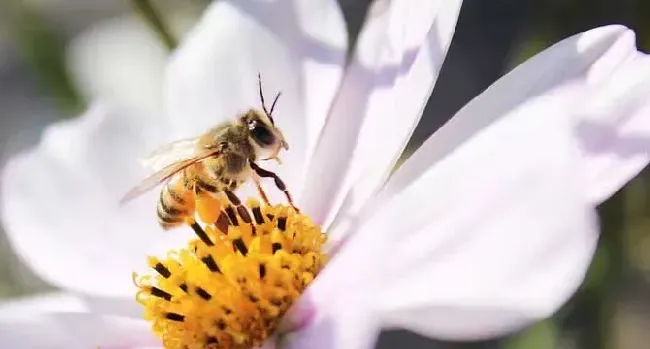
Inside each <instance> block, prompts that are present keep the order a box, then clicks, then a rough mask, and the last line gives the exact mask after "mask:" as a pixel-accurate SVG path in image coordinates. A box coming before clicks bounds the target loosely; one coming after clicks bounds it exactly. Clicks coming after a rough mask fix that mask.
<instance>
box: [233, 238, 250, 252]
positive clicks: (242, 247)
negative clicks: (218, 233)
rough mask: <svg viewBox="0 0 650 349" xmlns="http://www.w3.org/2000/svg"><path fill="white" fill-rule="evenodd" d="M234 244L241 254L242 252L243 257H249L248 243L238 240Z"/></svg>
mask: <svg viewBox="0 0 650 349" xmlns="http://www.w3.org/2000/svg"><path fill="white" fill-rule="evenodd" d="M232 244H233V245H234V246H235V247H236V248H237V250H238V251H239V252H241V254H242V255H244V256H245V255H247V254H248V247H246V243H245V242H244V240H243V239H242V238H237V239H235V240H233V241H232Z"/></svg>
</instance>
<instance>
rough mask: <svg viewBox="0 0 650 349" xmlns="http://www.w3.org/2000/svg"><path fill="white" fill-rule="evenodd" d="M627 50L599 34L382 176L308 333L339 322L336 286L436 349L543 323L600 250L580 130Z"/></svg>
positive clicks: (574, 40)
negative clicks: (580, 119)
mask: <svg viewBox="0 0 650 349" xmlns="http://www.w3.org/2000/svg"><path fill="white" fill-rule="evenodd" d="M634 52H636V49H635V47H634V36H633V34H632V33H631V32H630V31H629V30H627V29H626V28H624V27H621V26H609V27H603V28H598V29H594V30H591V31H588V32H585V33H582V34H580V35H576V36H574V37H571V38H568V39H566V40H564V41H562V42H560V43H559V44H557V45H554V46H553V47H551V48H549V49H548V50H546V51H545V52H543V53H541V54H539V55H538V56H536V57H534V58H533V59H531V60H530V61H528V62H526V63H525V64H523V65H521V66H520V67H518V68H517V69H515V70H513V71H512V72H511V73H509V74H508V75H506V76H505V77H504V78H502V79H501V80H500V81H498V82H496V83H495V84H494V85H493V86H491V87H490V88H489V89H488V90H486V91H485V92H484V93H483V94H482V95H480V96H478V97H477V98H475V99H474V100H473V101H472V102H470V103H469V104H468V105H467V106H466V107H465V108H463V109H462V110H461V111H460V112H459V113H458V114H457V115H456V116H455V117H454V118H453V119H452V120H451V121H450V122H449V123H448V124H446V125H445V126H444V127H443V128H441V129H440V130H439V131H438V132H436V133H435V134H434V135H433V136H432V137H431V138H430V139H429V140H428V141H427V142H426V143H425V144H424V145H423V146H422V148H421V149H419V150H418V151H417V152H416V154H414V155H413V156H412V157H411V159H409V160H408V161H407V162H406V163H405V164H404V165H403V166H402V167H401V168H400V169H399V170H398V171H397V172H396V173H395V174H394V176H392V177H391V179H390V180H389V182H388V183H387V186H386V188H385V190H384V191H383V192H382V194H381V195H380V197H379V198H378V199H377V200H376V202H377V205H376V206H374V207H373V210H372V211H371V210H370V209H368V211H366V212H365V214H364V216H363V217H362V218H363V219H362V221H361V222H360V223H359V224H360V226H359V227H358V228H357V231H356V233H355V235H354V236H353V237H352V238H350V240H349V241H348V242H347V244H346V245H344V247H343V248H342V249H341V250H340V252H339V254H338V255H337V256H335V257H334V258H333V260H332V261H331V262H330V264H329V265H328V267H327V268H326V269H325V270H324V271H323V272H322V274H321V275H320V276H319V278H317V279H316V280H315V282H314V283H313V284H312V286H311V287H310V288H309V289H308V290H307V293H306V294H307V295H308V297H307V298H306V299H308V300H312V301H317V302H318V304H319V306H320V307H322V308H323V309H325V310H324V311H323V313H324V314H322V315H321V316H320V317H317V320H316V321H315V322H314V324H312V326H318V324H319V322H320V321H324V319H327V318H328V315H329V316H332V317H334V315H333V314H331V315H330V313H329V312H328V311H327V307H328V306H329V304H330V303H334V304H335V303H336V298H337V296H338V295H339V294H340V288H341V287H345V290H346V293H349V294H359V293H365V295H366V297H371V298H373V301H374V304H375V305H376V306H377V308H376V309H375V311H376V312H377V314H378V317H380V318H381V323H382V324H383V325H385V326H388V327H399V328H407V329H410V330H413V331H416V332H419V333H421V334H424V335H427V336H431V337H437V338H442V339H451V340H475V339H483V338H490V337H495V336H500V335H503V334H505V333H509V332H512V331H515V330H518V329H521V328H522V327H524V326H526V325H528V324H530V323H531V322H533V321H536V320H538V319H541V318H544V317H547V316H549V315H550V314H552V313H553V312H554V311H555V310H556V309H557V308H558V307H560V306H561V305H562V304H563V303H564V302H565V301H566V299H567V298H568V297H569V296H570V295H571V294H572V293H573V292H574V291H575V290H576V288H577V287H578V286H579V285H580V283H581V282H582V280H583V277H584V273H585V271H586V269H587V267H588V265H589V262H590V260H591V257H592V254H593V251H594V249H595V245H596V242H597V239H598V227H597V219H596V215H595V211H594V205H593V203H592V202H591V201H590V200H589V199H588V198H587V196H586V195H585V193H586V189H585V181H584V178H585V172H584V160H585V159H584V157H583V153H582V149H581V148H580V143H579V139H577V137H576V134H575V132H574V131H575V128H574V127H575V125H576V123H575V121H576V120H575V118H576V117H577V115H579V114H577V113H578V112H579V111H580V110H581V109H580V108H582V107H583V106H584V105H586V103H587V102H588V100H589V98H591V96H592V95H593V93H594V91H595V90H594V88H597V87H598V86H599V84H601V83H602V82H603V81H606V79H608V78H609V77H610V75H611V74H614V73H615V72H616V71H617V68H618V67H620V66H621V65H622V64H625V63H626V62H627V61H628V59H629V57H630V56H631V55H633V54H634ZM616 116H618V114H613V115H612V117H616ZM337 289H338V290H337ZM357 297H359V298H360V297H361V296H357Z"/></svg>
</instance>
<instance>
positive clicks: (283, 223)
mask: <svg viewBox="0 0 650 349" xmlns="http://www.w3.org/2000/svg"><path fill="white" fill-rule="evenodd" d="M278 229H280V230H282V231H285V230H287V217H278Z"/></svg>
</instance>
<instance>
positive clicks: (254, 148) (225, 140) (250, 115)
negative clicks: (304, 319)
mask: <svg viewBox="0 0 650 349" xmlns="http://www.w3.org/2000/svg"><path fill="white" fill-rule="evenodd" d="M258 83H259V93H260V99H261V102H262V109H263V110H258V109H254V108H252V109H249V110H248V111H247V112H245V113H243V114H240V115H238V116H237V118H236V119H235V120H232V121H229V122H224V123H221V124H219V125H217V126H216V127H213V128H212V129H210V130H208V131H207V132H205V133H203V134H201V135H199V136H198V137H193V138H190V139H185V140H179V141H175V142H172V143H169V144H167V145H165V146H163V147H161V148H160V149H158V150H157V151H155V152H154V153H153V154H152V155H151V156H149V157H148V158H147V159H145V165H146V166H147V167H150V168H152V169H154V170H155V173H153V174H152V175H151V176H149V177H147V178H145V179H144V180H142V181H141V182H140V183H139V184H138V185H137V186H136V187H134V188H133V189H131V190H130V191H129V192H127V193H126V195H125V196H124V197H123V198H122V200H121V202H122V203H125V202H127V201H130V200H132V199H134V198H135V197H137V196H139V195H141V194H143V193H145V192H147V191H149V190H151V189H153V188H155V187H156V186H158V185H159V184H161V183H162V184H164V185H163V187H162V189H161V191H160V196H159V199H158V204H157V208H156V211H157V216H158V222H159V224H160V225H161V227H162V228H163V229H171V228H174V227H176V226H178V225H180V224H182V223H184V222H185V220H186V218H188V217H193V216H194V213H195V211H196V209H197V207H196V205H197V199H198V198H199V197H201V195H221V194H222V193H223V194H225V195H226V196H227V199H228V200H229V201H230V203H231V204H232V205H233V206H236V208H237V210H240V211H241V210H245V209H244V207H243V206H242V205H241V201H240V200H239V198H237V196H236V195H235V194H234V193H233V192H234V191H235V190H237V189H238V188H239V187H241V185H242V184H243V183H245V182H247V181H248V180H250V179H251V178H252V179H254V180H255V184H256V186H257V189H258V192H259V194H260V195H261V196H262V199H263V200H264V201H265V202H266V203H267V204H268V199H267V197H266V194H265V193H264V190H263V189H262V187H261V185H260V179H261V178H272V179H273V180H274V182H275V185H276V187H278V189H280V190H281V191H283V192H284V194H285V196H286V197H287V200H288V201H289V203H290V204H291V206H293V207H294V208H295V206H294V205H293V200H292V198H291V195H290V194H289V192H288V190H287V188H286V186H285V184H284V182H283V181H282V180H281V179H280V178H279V177H278V176H277V175H276V174H275V173H273V172H271V171H268V170H265V169H263V168H261V167H260V166H259V165H258V164H257V161H258V160H260V159H261V160H271V159H276V160H278V154H279V152H280V151H281V149H285V150H288V149H289V144H288V143H287V142H286V140H285V139H284V135H283V134H282V131H280V129H279V128H278V127H277V126H276V125H275V122H274V120H273V117H272V115H271V114H272V113H273V109H274V107H275V103H276V102H277V100H278V97H280V93H278V94H277V95H276V96H275V99H274V100H273V104H272V105H271V109H270V111H269V110H267V109H266V106H265V103H264V96H263V95H262V83H261V80H260V77H259V76H258ZM296 210H297V209H296ZM200 212H201V211H199V213H200Z"/></svg>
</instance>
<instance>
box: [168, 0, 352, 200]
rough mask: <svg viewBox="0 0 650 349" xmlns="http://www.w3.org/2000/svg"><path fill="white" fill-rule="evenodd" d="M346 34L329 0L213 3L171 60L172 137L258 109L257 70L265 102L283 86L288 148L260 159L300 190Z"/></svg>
mask: <svg viewBox="0 0 650 349" xmlns="http://www.w3.org/2000/svg"><path fill="white" fill-rule="evenodd" d="M346 41H347V36H346V32H345V25H344V22H343V18H342V14H341V13H340V10H339V8H338V4H337V2H336V1H333V0H293V1H274V2H269V1H258V0H246V1H242V0H237V1H216V2H214V3H213V4H211V5H210V6H209V8H208V9H207V10H206V12H205V13H204V15H203V18H202V19H201V20H200V22H199V23H198V24H197V25H196V27H195V28H193V29H192V30H191V31H190V33H189V34H188V35H187V37H186V39H185V41H184V42H183V43H182V44H181V45H180V47H179V48H178V49H177V51H176V52H175V54H174V55H173V57H172V60H171V62H170V64H169V67H168V71H167V79H166V87H165V89H166V97H167V101H166V102H167V106H168V112H169V118H170V121H171V123H172V125H174V129H175V130H176V131H177V136H178V137H191V136H196V135H197V134H199V133H201V132H204V131H206V130H207V129H208V128H209V127H212V126H214V125H215V124H217V123H218V122H221V121H225V120H234V118H235V117H236V115H237V113H240V112H245V111H246V110H247V109H248V108H261V102H260V98H259V93H258V86H257V75H258V73H260V74H261V77H262V85H263V89H264V95H265V99H266V104H267V108H270V106H271V102H272V101H273V98H274V96H275V94H276V93H277V92H279V91H282V96H281V97H280V99H279V100H278V103H277V106H276V108H275V110H274V112H273V114H274V118H275V122H276V124H277V125H278V126H279V127H280V128H281V129H282V130H283V132H284V134H285V137H286V138H287V140H288V142H289V144H290V148H291V149H290V150H289V151H288V152H283V153H282V154H281V158H282V160H283V163H284V165H283V166H279V167H278V166H277V165H276V164H274V163H271V162H268V163H264V166H265V167H267V168H269V169H271V170H278V169H279V173H280V174H281V175H282V177H283V179H284V180H285V182H288V184H290V189H291V190H292V191H293V192H294V193H295V194H296V196H297V194H298V193H299V191H300V187H301V183H302V179H301V178H302V174H303V167H304V164H305V158H306V157H307V156H308V152H307V151H308V144H309V143H310V142H311V143H313V140H311V141H310V139H313V138H314V137H316V136H317V135H318V134H319V133H320V129H321V127H322V125H323V123H324V120H325V115H326V113H327V110H328V107H329V105H330V103H331V100H332V99H333V97H334V93H335V91H336V88H337V87H338V85H339V81H340V79H341V76H342V71H343V65H344V62H345V54H346V49H347V42H346ZM276 191H277V190H269V194H271V195H274V196H275V194H277V193H276ZM277 197H278V198H280V199H281V198H282V196H277Z"/></svg>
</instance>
